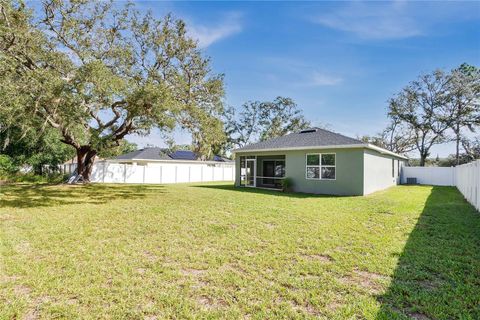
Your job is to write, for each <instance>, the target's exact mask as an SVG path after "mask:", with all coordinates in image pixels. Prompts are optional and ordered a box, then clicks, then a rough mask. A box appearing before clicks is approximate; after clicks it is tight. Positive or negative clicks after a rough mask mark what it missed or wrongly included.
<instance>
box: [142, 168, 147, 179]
mask: <svg viewBox="0 0 480 320" xmlns="http://www.w3.org/2000/svg"><path fill="white" fill-rule="evenodd" d="M145 170H147V166H146V165H144V166H143V180H142V183H145Z"/></svg>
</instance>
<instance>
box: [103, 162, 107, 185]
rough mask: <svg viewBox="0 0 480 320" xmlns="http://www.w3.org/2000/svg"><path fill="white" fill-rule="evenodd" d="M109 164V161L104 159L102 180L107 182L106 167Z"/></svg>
mask: <svg viewBox="0 0 480 320" xmlns="http://www.w3.org/2000/svg"><path fill="white" fill-rule="evenodd" d="M106 166H107V161H104V162H103V170H102V182H103V183H105V170H106V168H105V167H106Z"/></svg>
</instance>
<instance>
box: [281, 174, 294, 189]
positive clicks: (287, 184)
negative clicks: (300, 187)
mask: <svg viewBox="0 0 480 320" xmlns="http://www.w3.org/2000/svg"><path fill="white" fill-rule="evenodd" d="M292 186H293V180H292V178H289V177H286V178H284V179H282V191H283V192H288V191H290V189H291V188H292Z"/></svg>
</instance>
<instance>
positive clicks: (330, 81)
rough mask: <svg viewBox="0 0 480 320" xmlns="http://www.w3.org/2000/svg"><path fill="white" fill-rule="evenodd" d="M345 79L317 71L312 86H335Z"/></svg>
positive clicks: (313, 75) (312, 78) (313, 76)
mask: <svg viewBox="0 0 480 320" xmlns="http://www.w3.org/2000/svg"><path fill="white" fill-rule="evenodd" d="M342 81H343V79H342V78H341V77H339V76H335V75H329V74H325V73H321V72H318V71H315V72H314V73H313V74H312V77H311V82H310V85H312V86H315V87H317V86H334V85H337V84H340V83H341V82H342Z"/></svg>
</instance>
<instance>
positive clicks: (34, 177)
mask: <svg viewBox="0 0 480 320" xmlns="http://www.w3.org/2000/svg"><path fill="white" fill-rule="evenodd" d="M67 178H68V176H66V175H64V174H62V173H51V174H48V175H39V174H34V173H15V174H9V175H3V179H5V180H6V181H7V182H10V183H14V182H17V183H18V182H27V183H55V184H57V183H62V182H65V181H66V180H67Z"/></svg>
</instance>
